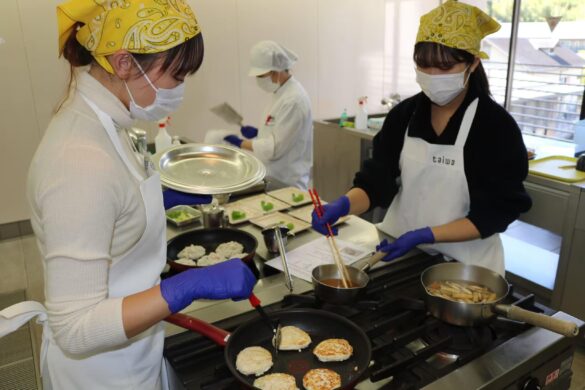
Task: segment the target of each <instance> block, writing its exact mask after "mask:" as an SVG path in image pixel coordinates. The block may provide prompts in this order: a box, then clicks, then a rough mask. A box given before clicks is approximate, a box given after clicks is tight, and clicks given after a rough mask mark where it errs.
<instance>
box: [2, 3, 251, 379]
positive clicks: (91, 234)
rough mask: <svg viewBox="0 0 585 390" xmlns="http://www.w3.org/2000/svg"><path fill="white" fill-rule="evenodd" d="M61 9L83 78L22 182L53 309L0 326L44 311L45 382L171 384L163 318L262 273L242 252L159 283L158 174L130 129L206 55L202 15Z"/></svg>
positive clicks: (7, 317) (21, 308) (233, 291)
mask: <svg viewBox="0 0 585 390" xmlns="http://www.w3.org/2000/svg"><path fill="white" fill-rule="evenodd" d="M57 14H58V19H59V42H60V49H61V53H62V54H63V56H64V57H65V58H66V59H67V60H68V61H69V63H70V64H71V68H72V71H74V72H75V73H74V75H75V81H76V82H75V83H72V84H71V89H70V92H69V96H68V98H67V99H66V101H65V102H64V103H63V104H62V106H61V108H60V109H59V110H58V112H57V113H56V114H55V116H54V117H53V119H52V121H51V123H50V124H49V127H48V129H47V130H46V133H45V135H44V137H43V140H42V142H41V144H40V146H39V148H38V150H37V152H36V154H35V156H34V159H33V161H32V164H31V167H30V172H29V180H28V197H29V200H30V205H31V210H32V218H31V220H32V224H33V226H34V231H35V234H36V236H37V239H38V244H39V248H40V251H41V254H42V257H43V261H44V269H45V292H46V297H45V298H46V301H45V305H46V309H45V308H43V306H42V305H40V304H38V303H36V302H23V303H21V304H19V305H18V306H14V307H12V308H8V309H6V310H4V311H1V312H0V337H1V336H2V335H3V334H6V333H7V332H10V331H12V330H14V329H16V328H17V327H18V326H20V325H21V324H23V323H25V322H26V321H28V320H29V319H30V318H32V317H33V316H36V315H38V316H40V319H41V320H42V322H43V324H44V328H43V345H42V352H41V356H42V359H41V373H42V377H43V384H44V389H45V390H47V389H60V390H61V389H63V390H66V389H108V390H111V389H124V390H128V389H141V390H142V389H163V388H167V382H166V373H165V368H164V365H163V358H162V351H163V342H164V325H163V323H161V320H163V319H164V318H165V317H167V316H168V315H169V314H171V313H175V312H177V311H179V310H182V309H183V308H185V307H186V306H188V305H189V304H190V303H191V302H192V301H193V300H195V299H226V298H232V299H244V298H247V297H248V296H249V295H250V293H251V290H252V288H253V286H254V284H255V278H254V275H253V274H252V273H251V271H250V270H249V269H248V268H247V266H246V265H244V264H243V263H242V262H241V261H240V260H239V259H235V260H230V261H226V262H224V263H221V264H218V265H215V266H210V267H205V268H200V269H192V270H189V271H186V272H183V273H181V274H178V275H176V276H173V277H169V278H166V279H164V280H163V281H162V282H160V277H159V275H160V274H161V272H162V269H163V267H164V265H165V260H166V239H165V228H166V225H165V215H164V209H163V199H162V194H161V184H160V180H159V177H158V174H157V173H156V172H151V171H150V170H149V169H148V168H147V167H146V168H145V164H144V156H142V155H140V154H139V153H137V151H135V150H134V149H133V144H132V142H131V141H130V139H129V138H128V134H127V133H126V130H125V129H128V128H130V127H131V126H132V123H133V120H134V119H138V118H139V119H145V120H156V119H160V118H162V117H164V116H166V115H168V114H169V112H171V111H173V110H175V109H176V108H177V107H178V105H179V103H180V102H181V100H182V95H183V89H184V80H185V77H186V76H188V75H190V74H193V73H195V72H196V71H197V69H198V68H199V66H200V65H201V62H202V60H203V39H202V36H201V32H200V29H199V25H198V23H197V21H196V19H195V16H194V14H193V12H192V11H191V9H190V8H189V6H188V5H187V4H186V3H185V2H184V0H140V1H138V0H117V1H114V0H70V1H67V2H65V3H63V4H61V5H60V6H58V8H57ZM85 65H89V67H88V68H87V69H77V68H78V67H81V66H85ZM159 282H160V283H159Z"/></svg>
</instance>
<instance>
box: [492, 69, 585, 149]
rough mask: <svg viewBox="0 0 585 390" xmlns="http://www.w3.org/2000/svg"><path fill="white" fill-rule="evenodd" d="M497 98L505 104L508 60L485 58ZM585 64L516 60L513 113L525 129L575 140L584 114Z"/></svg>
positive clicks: (511, 106) (511, 104) (535, 133)
mask: <svg viewBox="0 0 585 390" xmlns="http://www.w3.org/2000/svg"><path fill="white" fill-rule="evenodd" d="M483 64H484V67H485V70H486V73H487V75H488V79H489V81H490V87H491V90H492V94H493V96H494V99H495V100H496V101H497V102H499V103H500V104H503V103H504V101H505V93H506V69H507V66H508V65H507V63H505V62H495V61H485V62H484V63H483ZM584 88H585V67H574V66H547V65H531V64H518V63H516V64H515V67H514V77H513V82H512V89H511V91H512V93H511V95H512V96H510V97H509V99H510V114H511V115H512V116H513V117H514V118H515V119H516V122H517V123H518V126H519V127H520V129H521V130H522V132H524V133H528V134H534V135H540V136H544V137H547V138H553V139H559V140H565V141H567V140H572V139H573V137H574V126H575V123H576V122H577V121H579V119H580V118H579V117H580V114H581V106H582V104H583V93H584Z"/></svg>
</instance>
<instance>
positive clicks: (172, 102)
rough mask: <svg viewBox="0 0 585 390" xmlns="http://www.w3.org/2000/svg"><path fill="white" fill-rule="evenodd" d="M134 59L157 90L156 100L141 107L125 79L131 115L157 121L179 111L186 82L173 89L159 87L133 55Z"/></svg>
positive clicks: (149, 82) (152, 86)
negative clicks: (153, 82)
mask: <svg viewBox="0 0 585 390" xmlns="http://www.w3.org/2000/svg"><path fill="white" fill-rule="evenodd" d="M132 59H133V60H134V62H135V63H136V65H137V66H138V69H140V71H141V72H142V76H144V78H145V79H146V81H148V84H149V85H150V87H151V88H152V89H154V91H155V98H154V102H152V104H150V105H149V106H148V107H140V106H139V105H138V104H136V102H135V101H134V97H133V96H132V93H131V92H130V89H129V88H128V85H127V84H126V81H124V85H125V86H126V90H127V91H128V95H130V100H131V102H130V115H131V116H132V118H134V119H142V120H145V121H151V122H155V121H158V120H160V119H162V118H164V117H166V116H169V115H170V114H172V113H173V112H175V111H177V109H178V108H179V107H180V106H181V103H182V102H183V94H184V93H185V83H181V84H179V85H177V86H176V87H175V88H171V89H165V88H157V87H155V86H154V84H152V81H150V79H149V78H148V76H147V75H146V73H145V72H144V71H143V70H142V67H141V66H140V64H139V63H138V61H136V59H134V57H132Z"/></svg>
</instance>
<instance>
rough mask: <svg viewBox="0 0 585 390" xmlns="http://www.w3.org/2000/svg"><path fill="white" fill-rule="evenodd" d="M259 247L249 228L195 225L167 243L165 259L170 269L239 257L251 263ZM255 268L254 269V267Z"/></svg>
mask: <svg viewBox="0 0 585 390" xmlns="http://www.w3.org/2000/svg"><path fill="white" fill-rule="evenodd" d="M257 247H258V241H257V240H256V238H255V237H254V236H253V235H251V234H250V233H248V232H245V231H243V230H238V229H231V228H216V229H198V230H192V231H189V232H186V233H183V234H180V235H178V236H176V237H174V238H172V239H171V240H169V242H168V243H167V263H168V264H169V266H170V267H171V269H172V270H173V271H177V272H181V271H185V270H186V269H189V268H196V267H204V266H208V265H213V264H216V263H219V262H221V261H224V260H229V259H230V258H235V257H237V258H240V259H242V261H243V262H244V263H246V264H248V265H249V266H251V267H255V266H254V261H253V259H254V254H255V253H256V248H257ZM253 271H254V269H253Z"/></svg>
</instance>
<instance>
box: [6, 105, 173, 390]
mask: <svg viewBox="0 0 585 390" xmlns="http://www.w3.org/2000/svg"><path fill="white" fill-rule="evenodd" d="M83 98H84V100H85V101H86V102H87V103H88V104H89V106H90V107H91V108H92V109H93V111H94V112H95V113H96V114H97V116H98V118H99V120H100V122H101V123H102V125H103V126H104V128H105V130H106V132H107V134H108V136H109V137H110V140H111V141H112V144H113V145H114V147H115V149H116V151H117V152H118V155H119V156H120V157H121V159H122V160H123V161H124V163H125V164H126V166H127V167H128V169H129V170H130V172H132V174H133V175H134V176H135V177H136V179H138V180H139V181H140V193H141V195H142V199H143V202H144V207H145V209H146V229H145V231H144V233H143V235H142V237H141V238H140V240H139V241H138V242H137V243H136V245H135V246H134V247H132V248H131V249H130V250H129V251H128V252H127V253H126V254H124V255H123V256H122V257H120V258H119V259H117V260H116V261H115V262H113V263H112V265H111V266H110V275H109V279H108V288H109V297H111V298H115V297H124V296H127V295H131V294H134V293H137V292H140V291H144V290H147V289H149V288H151V287H153V286H155V285H156V284H158V283H159V281H160V273H161V271H162V269H163V267H164V264H165V258H166V253H165V251H166V244H165V226H166V223H165V217H164V208H163V199H162V190H161V184H160V179H159V174H158V173H156V172H155V173H153V174H152V175H150V176H149V177H148V178H147V179H144V178H143V177H142V176H141V175H140V173H139V172H137V171H136V169H135V167H134V165H132V163H131V161H130V160H129V159H128V156H127V155H126V154H125V153H124V150H123V147H122V145H121V143H120V139H119V138H118V135H117V132H116V128H115V126H114V122H113V121H112V119H111V118H110V117H109V116H108V115H107V114H105V113H104V112H102V111H101V110H100V109H99V108H98V107H97V106H96V105H95V104H94V103H93V102H91V101H90V100H89V99H87V98H86V97H83ZM36 315H39V319H38V320H37V321H38V322H40V323H42V324H43V325H44V326H43V345H42V348H41V375H42V377H43V387H44V389H45V390H47V389H55V390H69V389H120V390H122V389H124V390H126V389H167V388H168V386H167V376H166V368H165V367H164V364H163V359H162V354H163V345H164V325H163V324H162V323H159V324H157V325H155V326H153V327H151V328H150V329H148V330H146V331H145V332H143V333H141V334H140V335H138V336H136V337H133V338H132V339H130V340H128V341H127V342H126V343H125V344H123V345H121V346H118V347H116V348H113V349H109V350H106V351H104V352H100V353H96V354H91V355H87V356H81V357H80V356H69V355H67V354H65V353H64V352H63V351H62V350H61V349H60V348H59V347H58V346H57V344H56V343H55V340H54V339H53V337H52V334H51V329H50V327H49V326H48V323H47V321H46V311H45V309H44V307H43V306H42V305H41V304H39V303H38V302H32V301H28V302H21V303H19V304H17V305H14V306H11V307H9V308H7V309H5V310H2V311H0V337H2V336H4V335H5V334H8V333H10V332H12V331H14V330H16V329H17V328H18V327H20V326H21V325H23V324H24V323H26V322H27V321H28V320H29V319H31V318H33V317H34V316H36Z"/></svg>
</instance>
